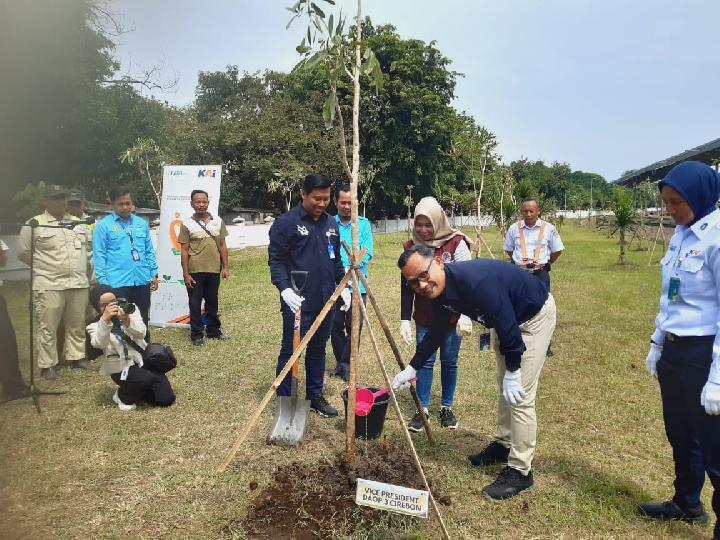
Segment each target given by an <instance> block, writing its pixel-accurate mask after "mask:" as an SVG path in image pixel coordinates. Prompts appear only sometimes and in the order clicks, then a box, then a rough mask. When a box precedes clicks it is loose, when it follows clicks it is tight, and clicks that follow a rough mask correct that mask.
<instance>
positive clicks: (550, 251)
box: [503, 197, 565, 356]
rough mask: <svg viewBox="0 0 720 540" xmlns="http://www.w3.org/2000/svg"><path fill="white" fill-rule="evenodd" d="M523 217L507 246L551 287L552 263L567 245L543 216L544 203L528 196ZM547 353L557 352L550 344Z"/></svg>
mask: <svg viewBox="0 0 720 540" xmlns="http://www.w3.org/2000/svg"><path fill="white" fill-rule="evenodd" d="M522 216H523V218H522V219H521V220H520V221H518V222H517V223H513V225H512V226H511V227H510V228H509V229H508V232H507V234H506V235H505V243H504V244H503V249H504V250H505V253H507V255H508V257H510V262H511V263H513V264H514V265H516V266H519V267H520V268H522V269H523V270H527V271H528V272H530V273H531V274H532V275H534V276H535V277H536V278H538V279H539V280H540V281H542V282H543V283H544V284H545V286H546V287H547V289H548V291H549V290H550V266H551V265H552V264H553V263H554V262H555V261H557V260H558V258H559V257H560V255H562V252H563V250H564V249H565V246H564V245H563V243H562V240H561V239H560V234H559V233H558V231H557V229H556V228H555V227H554V226H553V225H552V224H551V223H548V222H547V221H544V220H542V219H540V203H538V200H537V199H535V198H533V197H528V198H527V199H525V200H523V203H522ZM546 355H547V356H552V355H553V352H552V349H551V348H550V345H548V350H547V354H546Z"/></svg>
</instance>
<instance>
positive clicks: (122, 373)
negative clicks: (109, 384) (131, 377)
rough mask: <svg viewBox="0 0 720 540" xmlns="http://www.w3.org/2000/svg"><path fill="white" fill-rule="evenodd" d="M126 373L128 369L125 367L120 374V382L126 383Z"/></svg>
mask: <svg viewBox="0 0 720 540" xmlns="http://www.w3.org/2000/svg"><path fill="white" fill-rule="evenodd" d="M128 371H130V368H129V367H126V368H125V369H123V370H122V371H121V372H120V380H121V381H127V376H128Z"/></svg>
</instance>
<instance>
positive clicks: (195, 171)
mask: <svg viewBox="0 0 720 540" xmlns="http://www.w3.org/2000/svg"><path fill="white" fill-rule="evenodd" d="M221 175H222V166H220V165H166V166H164V167H163V190H162V204H161V205H160V227H159V229H158V243H157V261H158V282H159V286H158V290H157V291H155V292H154V293H153V294H152V304H151V305H150V324H152V325H153V326H179V327H188V326H189V324H190V314H189V312H188V296H187V290H186V289H185V280H184V279H183V273H182V267H181V266H180V243H179V242H178V235H179V234H180V225H181V224H182V222H183V220H184V219H187V218H189V217H190V216H191V215H192V214H193V209H192V207H191V206H190V193H191V192H192V190H194V189H202V190H203V191H207V193H208V198H209V200H210V206H209V208H208V212H210V213H211V214H212V215H213V216H217V213H218V206H219V203H220V178H221Z"/></svg>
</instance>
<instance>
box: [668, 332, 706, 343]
mask: <svg viewBox="0 0 720 540" xmlns="http://www.w3.org/2000/svg"><path fill="white" fill-rule="evenodd" d="M665 340H666V341H670V342H671V343H706V342H708V341H715V336H714V335H713V336H678V335H677V334H673V333H671V332H666V333H665Z"/></svg>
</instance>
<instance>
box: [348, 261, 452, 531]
mask: <svg viewBox="0 0 720 540" xmlns="http://www.w3.org/2000/svg"><path fill="white" fill-rule="evenodd" d="M352 271H353V272H354V273H355V275H356V279H358V278H357V276H358V274H361V272H360V271H359V270H355V269H353V270H352ZM360 310H361V311H362V315H363V319H364V320H365V326H366V327H367V331H368V334H369V335H370V342H371V343H372V346H373V349H374V350H375V357H376V358H377V361H378V365H379V366H380V370H381V371H382V374H383V378H384V379H385V384H386V385H387V386H388V388H390V399H391V400H392V402H393V407H394V408H395V412H396V413H397V417H398V420H399V421H400V427H401V428H402V431H403V434H404V435H405V440H406V441H407V443H408V445H409V446H410V453H411V454H412V457H413V461H414V462H415V467H416V468H417V470H418V473H419V474H420V478H421V479H422V481H423V484H424V485H425V489H427V491H428V494H429V496H430V502H431V503H432V507H433V510H435V515H436V516H437V518H438V522H439V523H440V528H441V529H442V532H443V538H446V539H447V540H450V535H449V534H448V531H447V528H446V527H445V522H444V521H443V518H442V515H441V514H440V508H438V505H437V502H436V501H435V497H433V494H432V491H431V490H430V486H429V485H428V481H427V477H426V476H425V471H424V470H423V467H422V464H421V463H420V458H419V457H418V455H417V451H416V450H415V445H414V444H413V441H412V437H411V436H410V432H409V431H408V428H407V425H406V424H405V419H404V418H403V415H402V411H401V410H400V405H399V404H398V401H397V397H396V396H395V391H394V390H393V388H392V384H391V383H392V381H391V380H390V377H389V375H388V373H387V370H386V369H385V364H384V363H383V360H382V355H381V354H380V349H379V348H378V344H377V341H376V340H375V333H374V332H373V329H372V326H371V325H370V319H369V318H368V314H367V310H366V309H365V305H364V304H363V303H362V302H360ZM351 410H354V409H348V411H351ZM350 415H351V414H350V412H349V413H348V416H350Z"/></svg>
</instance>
